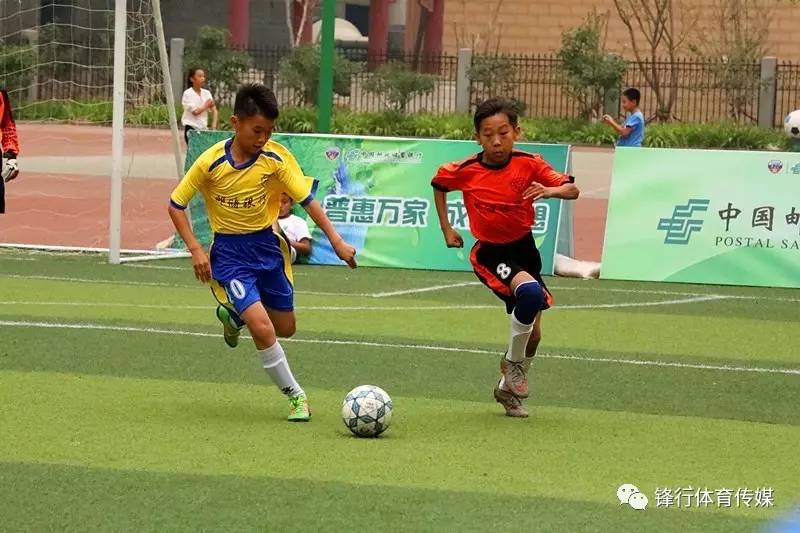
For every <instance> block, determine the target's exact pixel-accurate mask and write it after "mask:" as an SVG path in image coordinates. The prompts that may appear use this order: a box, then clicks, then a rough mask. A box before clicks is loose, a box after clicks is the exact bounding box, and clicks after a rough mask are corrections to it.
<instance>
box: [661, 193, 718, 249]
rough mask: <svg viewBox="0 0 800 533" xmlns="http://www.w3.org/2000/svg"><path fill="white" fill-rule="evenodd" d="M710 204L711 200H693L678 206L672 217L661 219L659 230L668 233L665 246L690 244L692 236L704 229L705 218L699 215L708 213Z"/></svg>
mask: <svg viewBox="0 0 800 533" xmlns="http://www.w3.org/2000/svg"><path fill="white" fill-rule="evenodd" d="M710 203H711V201H710V200H700V199H691V200H689V201H688V202H686V204H679V205H676V206H675V208H674V209H673V210H672V216H671V217H669V218H662V219H660V220H659V221H658V230H659V231H665V232H666V235H665V236H664V244H689V240H690V239H691V238H692V234H693V233H695V232H698V231H700V230H701V229H702V228H703V217H702V215H700V216H698V214H699V213H704V212H706V211H708V205H709V204H710Z"/></svg>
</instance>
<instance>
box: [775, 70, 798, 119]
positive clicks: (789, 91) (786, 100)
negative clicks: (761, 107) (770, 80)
mask: <svg viewBox="0 0 800 533" xmlns="http://www.w3.org/2000/svg"><path fill="white" fill-rule="evenodd" d="M776 85H777V93H778V95H777V105H776V106H775V123H776V124H781V123H782V122H783V119H784V117H786V115H788V114H789V113H791V112H792V111H795V110H796V109H800V64H797V63H789V62H781V63H778V75H777V80H776Z"/></svg>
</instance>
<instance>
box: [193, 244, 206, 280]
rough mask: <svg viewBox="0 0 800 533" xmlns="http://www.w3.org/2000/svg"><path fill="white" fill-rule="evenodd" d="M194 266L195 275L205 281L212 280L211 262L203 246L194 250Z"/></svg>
mask: <svg viewBox="0 0 800 533" xmlns="http://www.w3.org/2000/svg"><path fill="white" fill-rule="evenodd" d="M192 266H193V267H194V277H196V278H197V279H198V280H199V281H202V282H203V283H208V282H209V281H211V263H209V261H208V256H207V255H206V252H205V251H204V250H203V249H202V248H197V249H196V250H192Z"/></svg>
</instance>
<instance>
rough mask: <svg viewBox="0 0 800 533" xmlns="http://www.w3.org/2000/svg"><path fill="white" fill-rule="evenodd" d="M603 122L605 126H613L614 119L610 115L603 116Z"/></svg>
mask: <svg viewBox="0 0 800 533" xmlns="http://www.w3.org/2000/svg"><path fill="white" fill-rule="evenodd" d="M603 122H605V123H606V124H613V123H614V118H613V117H612V116H611V115H603Z"/></svg>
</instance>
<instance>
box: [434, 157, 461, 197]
mask: <svg viewBox="0 0 800 533" xmlns="http://www.w3.org/2000/svg"><path fill="white" fill-rule="evenodd" d="M459 168H460V164H459V162H458V161H455V162H453V163H448V164H446V165H442V166H441V167H439V170H437V171H436V175H435V176H434V177H433V179H432V180H431V187H433V188H434V189H436V190H439V191H442V192H450V191H458V190H460V188H461V187H460V180H459V176H458V169H459Z"/></svg>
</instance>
